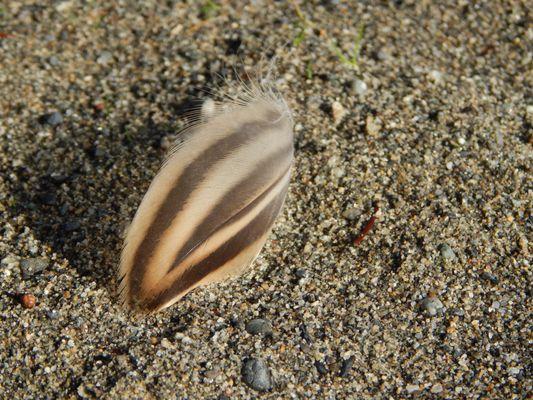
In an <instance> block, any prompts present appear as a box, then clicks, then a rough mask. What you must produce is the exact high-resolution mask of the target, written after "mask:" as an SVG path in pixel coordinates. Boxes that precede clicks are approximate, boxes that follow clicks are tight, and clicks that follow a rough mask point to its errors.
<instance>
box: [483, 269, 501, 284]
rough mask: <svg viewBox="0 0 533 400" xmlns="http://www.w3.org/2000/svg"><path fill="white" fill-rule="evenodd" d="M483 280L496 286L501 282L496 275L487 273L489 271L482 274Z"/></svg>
mask: <svg viewBox="0 0 533 400" xmlns="http://www.w3.org/2000/svg"><path fill="white" fill-rule="evenodd" d="M481 279H483V280H485V281H489V282H490V283H493V284H496V283H498V282H499V279H498V277H497V276H496V275H494V274H491V273H490V272H487V271H485V272H483V273H482V274H481Z"/></svg>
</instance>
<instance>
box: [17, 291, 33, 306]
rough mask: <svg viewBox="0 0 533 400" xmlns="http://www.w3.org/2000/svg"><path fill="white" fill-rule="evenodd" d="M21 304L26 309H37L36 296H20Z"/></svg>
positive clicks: (26, 294) (27, 294) (28, 294)
mask: <svg viewBox="0 0 533 400" xmlns="http://www.w3.org/2000/svg"><path fill="white" fill-rule="evenodd" d="M20 304H22V307H24V308H33V307H35V296H34V295H33V294H30V293H25V294H23V295H22V296H20Z"/></svg>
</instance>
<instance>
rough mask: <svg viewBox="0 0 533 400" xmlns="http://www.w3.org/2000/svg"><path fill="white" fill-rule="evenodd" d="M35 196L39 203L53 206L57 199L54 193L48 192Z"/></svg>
mask: <svg viewBox="0 0 533 400" xmlns="http://www.w3.org/2000/svg"><path fill="white" fill-rule="evenodd" d="M37 198H38V200H39V202H40V203H41V204H45V205H48V206H53V205H54V204H55V203H56V201H57V197H56V195H55V194H54V193H50V192H46V193H41V194H39V195H38V196H37Z"/></svg>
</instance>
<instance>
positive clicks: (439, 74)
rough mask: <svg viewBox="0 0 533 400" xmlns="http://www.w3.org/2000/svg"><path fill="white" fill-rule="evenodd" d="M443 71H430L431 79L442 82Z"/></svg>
mask: <svg viewBox="0 0 533 400" xmlns="http://www.w3.org/2000/svg"><path fill="white" fill-rule="evenodd" d="M442 76H443V75H442V72H440V71H437V70H433V71H430V72H429V74H428V77H429V79H431V80H432V81H433V82H435V83H441V82H442Z"/></svg>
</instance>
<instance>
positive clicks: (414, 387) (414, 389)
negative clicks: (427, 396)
mask: <svg viewBox="0 0 533 400" xmlns="http://www.w3.org/2000/svg"><path fill="white" fill-rule="evenodd" d="M405 390H406V391H407V393H415V392H418V391H419V390H420V386H418V385H407V386H406V387H405Z"/></svg>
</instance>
